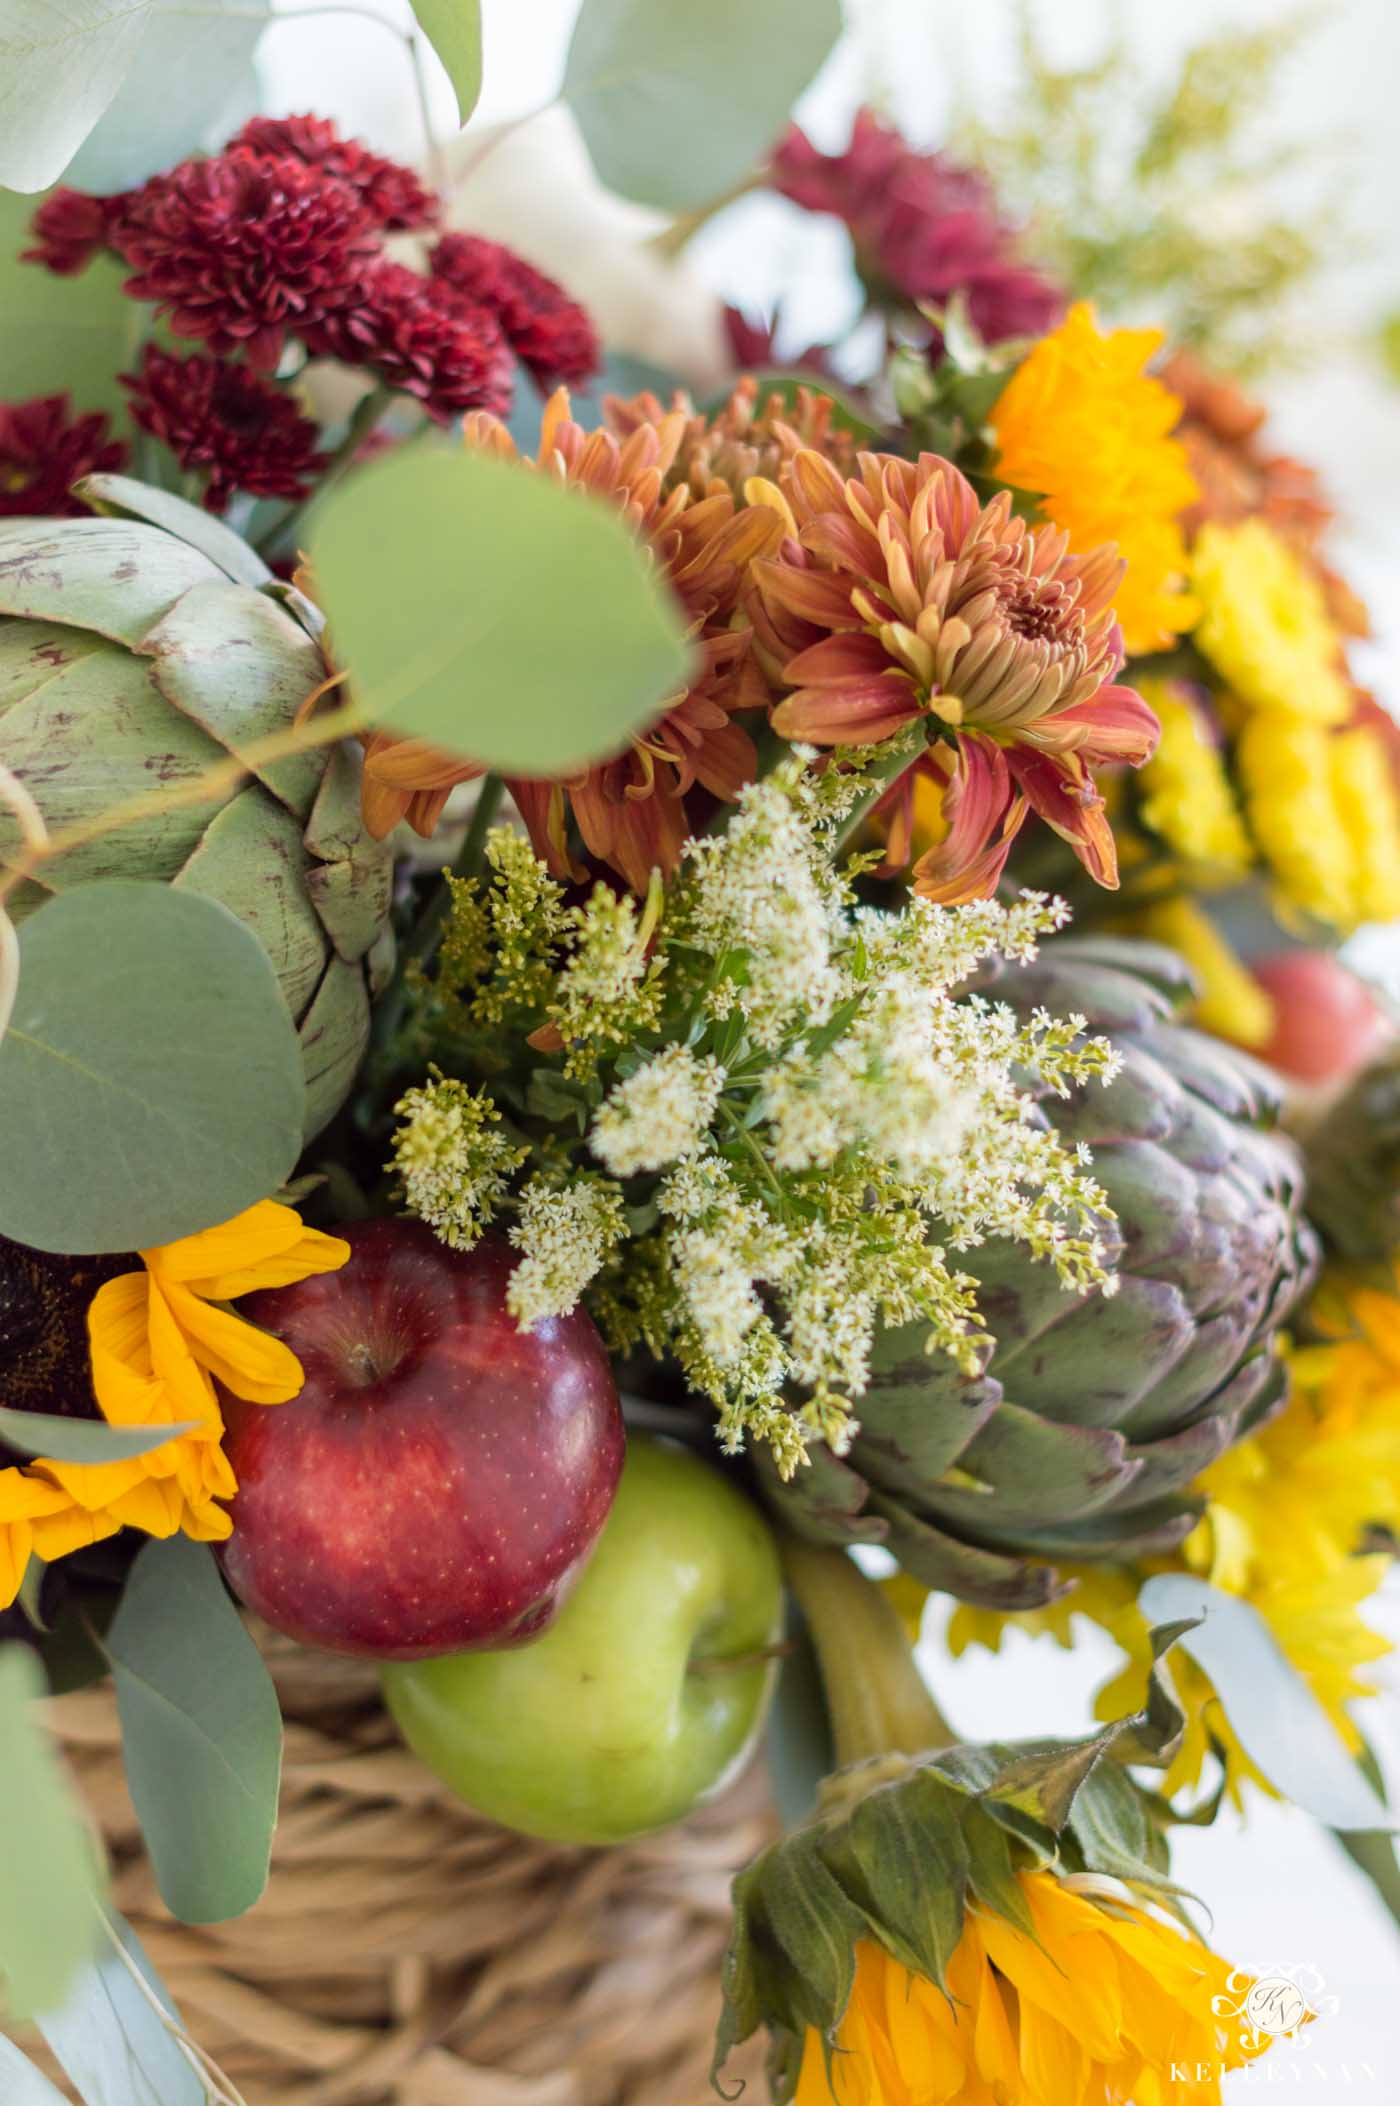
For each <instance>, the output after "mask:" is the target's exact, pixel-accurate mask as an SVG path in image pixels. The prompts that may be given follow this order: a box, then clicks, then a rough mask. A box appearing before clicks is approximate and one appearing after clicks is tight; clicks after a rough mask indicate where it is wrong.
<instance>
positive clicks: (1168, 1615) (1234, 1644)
mask: <svg viewBox="0 0 1400 2106" xmlns="http://www.w3.org/2000/svg"><path fill="white" fill-rule="evenodd" d="M1138 1607H1139V1608H1140V1609H1141V1610H1142V1613H1143V1615H1144V1616H1146V1617H1147V1618H1148V1620H1149V1622H1158V1621H1163V1622H1165V1621H1170V1620H1176V1619H1186V1618H1188V1617H1190V1618H1198V1619H1199V1623H1198V1626H1197V1628H1195V1629H1193V1630H1188V1631H1186V1632H1185V1633H1184V1634H1183V1635H1182V1636H1181V1637H1180V1638H1179V1639H1178V1640H1177V1642H1178V1644H1179V1645H1180V1646H1181V1649H1182V1651H1183V1652H1187V1653H1189V1654H1190V1655H1191V1658H1192V1659H1193V1660H1194V1661H1195V1662H1196V1664H1197V1665H1198V1666H1199V1667H1201V1668H1203V1669H1204V1671H1205V1673H1206V1674H1208V1675H1209V1676H1210V1679H1211V1681H1212V1682H1213V1683H1214V1685H1215V1690H1216V1694H1217V1695H1218V1696H1219V1698H1220V1701H1221V1703H1222V1704H1223V1705H1224V1707H1225V1711H1226V1714H1227V1716H1228V1718H1229V1721H1230V1724H1231V1726H1232V1727H1233V1728H1234V1731H1235V1734H1236V1736H1237V1738H1238V1739H1239V1742H1240V1744H1241V1746H1242V1747H1243V1748H1244V1751H1245V1753H1246V1754H1247V1755H1248V1756H1249V1757H1250V1759H1251V1760H1252V1761H1253V1762H1255V1763H1256V1764H1257V1765H1258V1767H1259V1768H1260V1769H1261V1770H1262V1771H1263V1773H1264V1775H1265V1776H1266V1777H1267V1778H1268V1780H1269V1782H1270V1783H1271V1784H1272V1785H1273V1786H1274V1787H1275V1789H1276V1790H1277V1791H1279V1792H1281V1793H1282V1795H1283V1796H1284V1798H1286V1799H1291V1800H1292V1801H1293V1803H1294V1804H1295V1805H1296V1806H1301V1807H1303V1808H1304V1810H1305V1811H1306V1812H1308V1813H1310V1814H1313V1815H1314V1816H1315V1817H1316V1818H1317V1819H1318V1820H1319V1821H1325V1822H1326V1823H1327V1825H1328V1827H1329V1828H1337V1829H1388V1830H1391V1831H1393V1830H1394V1829H1395V1827H1396V1822H1395V1820H1394V1819H1393V1817H1392V1816H1391V1815H1390V1814H1389V1813H1388V1812H1387V1810H1386V1808H1385V1806H1384V1805H1383V1804H1382V1803H1381V1801H1380V1800H1379V1799H1378V1798H1377V1796H1376V1794H1375V1792H1374V1791H1373V1790H1372V1789H1371V1786H1370V1785H1369V1784H1368V1783H1367V1782H1366V1779H1365V1777H1364V1776H1363V1775H1362V1772H1361V1771H1360V1769H1359V1768H1358V1767H1357V1765H1356V1763H1355V1761H1354V1760H1353V1758H1352V1756H1351V1753H1350V1751H1349V1750H1348V1749H1347V1748H1346V1746H1345V1745H1344V1744H1343V1742H1342V1740H1341V1738H1340V1737H1339V1735H1338V1733H1337V1730H1336V1728H1335V1727H1334V1726H1333V1724H1332V1721H1331V1720H1330V1719H1329V1718H1328V1716H1327V1713H1326V1712H1325V1711H1324V1710H1323V1708H1322V1706H1321V1704H1320V1703H1319V1702H1318V1700H1317V1698H1316V1697H1315V1696H1314V1695H1313V1693H1312V1690H1311V1689H1310V1688H1309V1686H1308V1684H1307V1683H1306V1682H1305V1681H1304V1680H1303V1677H1302V1676H1301V1675H1300V1674H1299V1673H1298V1671H1297V1669H1296V1668H1295V1667H1294V1666H1293V1664H1292V1662H1291V1661H1290V1660H1289V1659H1288V1658H1287V1656H1286V1654H1285V1653H1284V1652H1283V1650H1282V1648H1281V1646H1280V1645H1279V1643H1278V1640H1277V1639H1276V1638H1275V1637H1274V1634H1273V1632H1272V1631H1271V1630H1270V1629H1269V1626H1268V1625H1267V1624H1266V1623H1265V1621H1264V1619H1263V1617H1262V1616H1260V1614H1259V1612H1258V1610H1257V1609H1255V1608H1253V1607H1252V1606H1251V1604H1250V1603H1249V1602H1247V1601H1242V1600H1241V1599H1240V1598H1239V1596H1238V1595H1233V1594H1224V1593H1222V1592H1221V1591H1220V1589H1219V1588H1217V1587H1212V1586H1209V1585H1208V1584H1207V1583H1206V1581H1205V1580H1198V1579H1194V1578H1192V1577H1191V1576H1190V1575H1189V1574H1187V1573H1182V1572H1164V1573H1159V1574H1158V1575H1157V1576H1156V1577H1155V1578H1154V1579H1150V1580H1148V1582H1147V1583H1146V1585H1145V1586H1144V1587H1143V1589H1142V1591H1141V1592H1140V1594H1139V1595H1138Z"/></svg>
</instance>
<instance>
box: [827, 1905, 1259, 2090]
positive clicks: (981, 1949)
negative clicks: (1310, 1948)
mask: <svg viewBox="0 0 1400 2106" xmlns="http://www.w3.org/2000/svg"><path fill="white" fill-rule="evenodd" d="M1018 1879H1019V1885H1020V1890H1021V1896H1022V1899H1023V1902H1024V1906H1025V1908H1026V1910H1027V1911H1028V1914H1029V1919H1030V1922H1031V1925H1032V1927H1033V1931H1034V1935H1033V1936H1028V1935H1027V1933H1026V1932H1025V1931H1024V1930H1020V1929H1018V1928H1017V1927H1016V1926H1015V1925H1014V1924H1013V1923H1010V1922H1008V1921H1007V1920H1006V1919H1005V1918H1004V1917H1002V1916H999V1915H996V1914H994V1913H993V1912H992V1911H991V1910H989V1909H987V1908H984V1907H979V1906H974V1907H970V1908H969V1909H968V1910H967V1912H966V1914H965V1915H964V1918H963V1925H962V1934H961V1936H960V1938H959V1939H958V1942H957V1945H956V1947H955V1949H954V1951H953V1954H952V1957H951V1959H950V1960H949V1962H948V1967H947V1984H946V1989H944V1988H940V1987H939V1986H937V1985H936V1984H935V1983H933V1982H931V1981H929V1980H927V1979H926V1978H925V1977H924V1976H922V1975H920V1974H916V1973H913V1972H911V1971H910V1969H909V1968H907V1967H906V1966H904V1965H903V1964H902V1963H901V1962H900V1961H899V1960H898V1959H896V1958H895V1957H894V1955H893V1954H892V1953H890V1952H889V1951H887V1950H886V1948H885V1947H884V1946H883V1945H881V1944H877V1943H876V1942H875V1941H874V1940H873V1939H869V1938H867V1939H862V1940H861V1941H860V1942H859V1943H858V1944H857V1945H856V1948H855V1963H856V1965H855V1984H854V1987H853V1989H852V1992H851V1998H850V2002H849V2003H848V2005H847V2007H846V2012H845V2016H844V2017H843V2018H842V2020H841V2023H840V2027H839V2029H838V2032H837V2037H836V2044H835V2047H834V2049H828V2047H827V2045H826V2043H825V2042H824V2041H823V2039H822V2037H821V2035H820V2033H819V2032H818V2031H817V2030H816V2029H815V2027H811V2028H809V2029H808V2031H807V2034H806V2036H805V2040H804V2044H803V2053H802V2063H801V2072H800V2075H799V2077H798V2083H797V2091H796V2095H795V2101H794V2106H1002V2102H1004V2101H1010V2100H1013V2099H1014V2100H1015V2101H1016V2102H1017V2106H1128V2102H1129V2101H1131V2102H1133V2106H1187V2102H1188V2101H1189V2102H1191V2106H1206V2102H1207V2101H1217V2102H1218V2100H1219V2098H1220V2079H1221V2076H1222V2075H1223V2074H1224V2072H1225V2071H1227V2070H1234V2069H1241V2068H1243V2067H1244V2066H1245V2065H1246V2064H1247V2063H1248V2062H1250V2061H1251V2060H1252V2059H1253V2054H1254V2053H1255V2052H1257V2049H1258V2046H1262V2045H1267V2043H1264V2042H1261V2043H1257V2044H1256V2043H1255V2042H1254V2041H1253V2039H1252V2037H1251V2035H1250V2034H1249V2033H1248V2031H1247V2030H1246V2031H1244V2032H1241V2031H1240V2030H1238V2029H1235V2028H1232V2027H1231V2025H1230V2023H1229V2015H1230V2014H1233V2013H1234V2012H1236V2011H1237V2010H1238V2009H1239V2007H1240V2004H1241V2002H1242V1999H1243V1994H1244V1991H1245V1989H1246V1988H1247V1987H1248V1983H1247V1980H1246V1979H1245V1978H1244V1977H1242V1976H1241V1975H1240V1974H1239V1973H1238V1972H1237V1971H1234V1970H1232V1969H1231V1968H1230V1967H1229V1966H1228V1965H1227V1964H1226V1962H1225V1961H1223V1960H1221V1959H1219V1958H1218V1957H1217V1956H1216V1955H1215V1954H1214V1953H1212V1952H1210V1951H1209V1950H1208V1948H1207V1947H1205V1946H1203V1945H1201V1944H1199V1943H1198V1942H1197V1941H1196V1940H1195V1939H1194V1938H1192V1937H1190V1936H1188V1935H1187V1934H1186V1933H1185V1932H1182V1931H1180V1930H1177V1929H1176V1928H1175V1927H1173V1926H1171V1925H1169V1924H1167V1923H1164V1922H1163V1921H1161V1919H1160V1918H1158V1917H1156V1916H1153V1915H1150V1914H1148V1912H1147V1911H1146V1910H1144V1909H1141V1908H1138V1907H1135V1906H1134V1905H1133V1904H1132V1903H1130V1902H1129V1901H1128V1900H1126V1899H1125V1898H1122V1897H1121V1896H1120V1895H1115V1894H1110V1893H1107V1892H1106V1891H1105V1889H1104V1886H1103V1883H1102V1882H1100V1881H1096V1880H1093V1879H1085V1880H1082V1881H1079V1882H1076V1881H1075V1880H1073V1879H1068V1880H1066V1879H1061V1878H1059V1877H1057V1876H1056V1875H1055V1874H1054V1873H1053V1872H1048V1871H1023V1872H1021V1873H1020V1874H1019V1875H1018ZM1105 1903H1107V1905H1105Z"/></svg>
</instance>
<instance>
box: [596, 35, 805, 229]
mask: <svg viewBox="0 0 1400 2106" xmlns="http://www.w3.org/2000/svg"><path fill="white" fill-rule="evenodd" d="M840 33H841V9H840V5H839V0H764V4H763V5H762V6H756V5H755V4H754V0H708V5H706V6H704V7H690V6H686V5H683V4H676V0H672V4H663V0H583V6H582V8H581V9H580V11H579V17H578V23H577V26H576V28H575V30H574V36H573V42H572V43H571V45H570V47H569V59H568V66H567V70H566V72H565V76H564V100H565V101H566V102H567V103H568V105H569V107H570V108H571V109H572V111H573V113H574V116H575V117H576V118H577V120H578V125H579V129H580V131H581V132H582V133H583V136H584V139H585V141H586V143H587V146H588V151H589V153H590V154H591V155H592V157H593V165H594V167H595V168H596V169H597V171H598V174H599V175H600V176H601V177H602V179H603V181H604V182H605V183H606V184H607V186H608V188H609V189H610V190H616V191H619V192H620V193H621V194H622V196H623V197H630V198H635V199H636V200H637V201H638V202H639V203H640V204H644V205H658V206H660V207H661V208H662V209H663V210H664V211H667V212H684V211H687V210H689V209H690V208H691V207H692V206H696V205H703V204H706V203H708V202H709V201H710V200H711V199H712V198H717V197H720V196H722V195H723V194H724V192H725V191H727V190H729V189H731V188H732V187H733V186H734V185H735V184H736V183H740V182H742V181H743V179H744V178H745V177H746V176H747V175H748V174H749V173H750V172H751V170H753V169H754V168H755V167H756V166H757V164H758V163H759V162H760V161H761V159H762V157H763V156H764V155H765V154H766V153H767V152H768V149H769V148H770V147H771V146H772V145H773V144H774V143H775V141H776V140H777V139H778V137H779V136H780V134H781V132H782V130H783V127H784V125H785V124H786V122H787V119H788V116H789V113H790V112H791V109H792V106H793V104H794V102H796V100H797V98H798V96H799V95H800V94H801V93H802V91H803V89H804V88H805V87H806V86H807V85H808V83H809V81H811V79H812V78H813V76H814V75H815V74H816V72H817V71H818V69H819V68H820V67H821V65H822V64H823V62H824V61H825V59H826V57H827V55H828V53H829V52H830V50H831V47H832V45H833V44H834V43H835V42H836V39H837V37H838V36H839V35H840Z"/></svg>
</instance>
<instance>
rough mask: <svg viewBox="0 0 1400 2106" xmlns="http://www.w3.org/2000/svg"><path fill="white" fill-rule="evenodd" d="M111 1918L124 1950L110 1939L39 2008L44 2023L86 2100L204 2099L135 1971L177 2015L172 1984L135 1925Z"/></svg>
mask: <svg viewBox="0 0 1400 2106" xmlns="http://www.w3.org/2000/svg"><path fill="white" fill-rule="evenodd" d="M108 1921H109V1923H111V1925H112V1929H113V1932H114V1933H115V1935H116V1936H117V1937H118V1938H119V1939H120V1941H121V1950H120V1951H118V1950H116V1949H115V1948H113V1947H111V1946H110V1945H108V1946H106V1949H105V1950H103V1951H102V1952H101V1954H100V1955H99V1957H98V1958H97V1959H96V1960H95V1961H94V1962H93V1963H92V1965H91V1966H89V1967H85V1968H84V1969H83V1971H82V1973H81V1974H80V1975H79V1976H78V1979H77V1981H76V1982H75V1983H74V1984H73V1987H72V1988H71V1989H70V1990H69V1992H68V1995H67V1997H66V1998H65V1999H64V2001H63V2003H62V2004H60V2005H59V2006H58V2008H57V2009H56V2010H53V2011H41V2012H40V2013H39V2016H38V2020H37V2023H38V2026H39V2030H40V2031H41V2032H42V2034H43V2036H44V2038H45V2040H47V2042H48V2044H49V2046H50V2048H51V2049H52V2050H53V2053H54V2055H55V2057H56V2058H57V2060H58V2062H59V2063H60V2065H61V2066H62V2069H63V2073H64V2075H65V2076H66V2077H67V2078H68V2080H69V2082H70V2083H71V2084H72V2086H73V2088H74V2090H75V2091H76V2092H78V2094H79V2095H80V2096H81V2097H82V2098H83V2099H85V2100H86V2101H87V2102H88V2106H206V2102H207V2099H208V2093H207V2092H206V2090H205V2087H204V2085H203V2083H202V2082H201V2081H200V2079H199V2078H198V2077H197V2076H196V2074H195V2072H194V2070H193V2069H192V2068H191V2066H190V2064H189V2062H188V2061H187V2060H186V2058H185V2056H184V2055H183V2054H182V2053H181V2051H180V2048H179V2046H178V2044H177V2042H176V2040H175V2037H174V2035H173V2034H172V2033H171V2031H170V2029H169V2027H168V2026H167V2025H166V2024H165V2022H164V2020H163V2019H162V2018H161V2016H160V2014H159V2012H158V2011H157V2010H156V2009H155V2008H154V2006H153V2005H152V2003H151V2000H150V1997H149V1996H147V1995H144V1994H143V1993H142V1990H141V1987H140V1980H139V1979H138V1977H139V1978H140V1979H143V1980H144V1981H145V1983H146V1985H147V1987H148V1988H149V1990H150V1992H151V1995H153V1996H155V1997H157V1998H158V1999H159V2001H160V2003H161V2004H162V2005H163V2006H164V2008H165V2010H166V2011H168V2012H169V2013H170V2014H171V2015H172V2016H174V2015H176V2014H175V2005H174V2000H173V1998H172V1997H171V1995H170V1992H169V1990H168V1989H166V1987H165V1985H164V1983H163V1982H162V1981H161V1979H160V1977H159V1976H158V1975H157V1973H156V1972H155V1969H154V1968H153V1967H152V1965H151V1963H150V1961H149V1959H148V1958H147V1957H146V1954H145V1951H144V1950H143V1948H142V1946H141V1942H140V1940H139V1939H138V1938H137V1936H136V1933H135V1931H134V1930H133V1929H132V1928H131V1925H130V1924H129V1923H126V1922H124V1921H123V1919H122V1918H121V1917H120V1916H114V1915H113V1914H112V1912H111V1911H110V1910H109V1911H108ZM104 1943H105V1941H104ZM7 2106H8V2099H7Z"/></svg>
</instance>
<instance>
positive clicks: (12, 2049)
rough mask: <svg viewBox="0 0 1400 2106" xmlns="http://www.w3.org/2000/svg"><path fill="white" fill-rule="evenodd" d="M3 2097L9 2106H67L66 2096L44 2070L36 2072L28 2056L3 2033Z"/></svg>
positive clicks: (0, 2042) (0, 2050)
mask: <svg viewBox="0 0 1400 2106" xmlns="http://www.w3.org/2000/svg"><path fill="white" fill-rule="evenodd" d="M0 2098H3V2100H4V2101H5V2106H66V2102H65V2100H64V2097H63V2093H62V2092H61V2091H57V2090H55V2088H54V2086H53V2085H52V2084H50V2082H49V2080H48V2078H47V2077H46V2076H45V2075H44V2073H43V2071H42V2070H39V2069H36V2068H35V2067H34V2064H33V2063H32V2062H31V2061H30V2059H29V2057H28V2055H26V2054H24V2053H23V2051H22V2050H21V2049H19V2048H17V2047H16V2046H15V2044H14V2042H13V2040H8V2039H7V2038H6V2037H5V2035H4V2034H3V2033H0Z"/></svg>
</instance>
